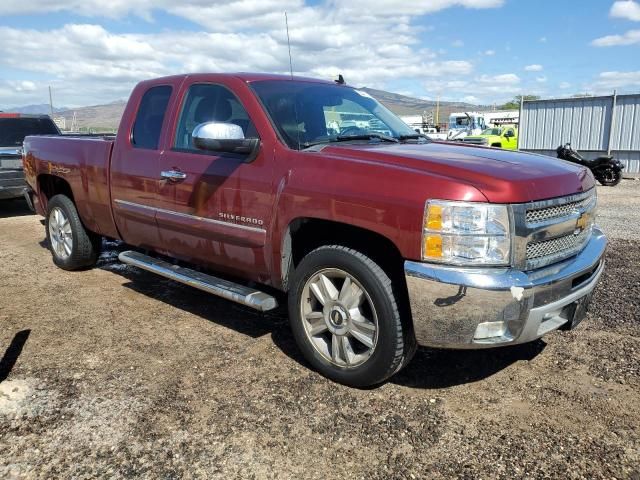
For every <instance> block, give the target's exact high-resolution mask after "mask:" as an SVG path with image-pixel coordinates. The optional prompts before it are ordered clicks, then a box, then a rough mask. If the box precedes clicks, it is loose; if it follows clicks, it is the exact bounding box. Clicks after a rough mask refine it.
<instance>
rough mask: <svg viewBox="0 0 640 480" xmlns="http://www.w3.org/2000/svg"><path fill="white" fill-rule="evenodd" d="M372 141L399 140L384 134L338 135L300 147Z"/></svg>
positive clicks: (395, 141)
mask: <svg viewBox="0 0 640 480" xmlns="http://www.w3.org/2000/svg"><path fill="white" fill-rule="evenodd" d="M372 139H376V140H380V141H383V142H392V143H398V142H400V140H398V139H397V138H395V137H391V136H389V135H385V134H384V133H373V132H372V133H361V134H357V135H338V136H336V137H331V138H327V139H325V140H319V141H317V142H305V143H303V144H302V146H303V147H304V148H305V149H307V148H310V147H315V146H316V145H326V144H327V143H334V142H348V141H350V140H372Z"/></svg>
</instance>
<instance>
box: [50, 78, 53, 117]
mask: <svg viewBox="0 0 640 480" xmlns="http://www.w3.org/2000/svg"><path fill="white" fill-rule="evenodd" d="M49 109H50V110H51V120H53V97H52V96H51V85H49Z"/></svg>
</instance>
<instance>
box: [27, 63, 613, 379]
mask: <svg viewBox="0 0 640 480" xmlns="http://www.w3.org/2000/svg"><path fill="white" fill-rule="evenodd" d="M23 162H24V169H25V172H26V177H27V182H28V184H29V185H30V188H31V191H30V192H29V198H30V200H31V202H32V204H33V207H34V208H35V210H36V211H37V212H38V213H39V214H41V215H43V216H45V218H46V235H47V238H48V240H49V242H50V246H51V252H52V255H53V261H54V262H55V264H56V265H58V266H59V267H61V268H64V269H68V270H74V269H81V268H87V267H90V266H92V265H93V264H94V263H95V262H96V260H97V258H98V255H99V252H100V248H101V239H102V237H107V238H112V239H119V240H121V241H122V242H124V243H126V244H128V245H131V247H132V249H131V250H129V251H125V252H123V253H121V254H120V260H121V261H122V262H125V263H128V264H132V265H136V266H138V267H140V268H143V269H145V270H148V271H151V272H154V273H157V274H159V275H163V276H165V277H168V278H171V279H174V280H176V281H179V282H183V283H186V284H189V285H192V286H194V287H196V288H200V289H202V290H205V291H208V292H211V293H214V294H216V295H219V296H222V297H224V298H226V299H228V300H231V301H235V302H239V303H242V304H244V305H247V306H249V307H252V308H255V309H258V310H262V311H265V310H270V309H273V308H275V307H276V306H277V301H276V297H278V298H280V295H277V294H276V290H281V291H282V292H286V294H287V298H288V308H289V317H290V321H291V327H292V329H293V333H294V336H295V339H296V341H297V343H298V345H299V347H300V349H301V350H302V352H303V354H304V355H305V357H306V358H307V360H308V361H309V363H310V364H311V365H312V366H313V367H314V368H316V369H317V370H319V371H320V372H321V373H322V374H324V375H326V376H327V377H330V378H332V379H334V380H336V381H338V382H342V383H345V384H348V385H353V386H365V385H373V384H377V383H380V382H382V381H384V380H385V379H387V378H389V377H390V376H391V375H393V374H394V373H395V372H397V371H398V370H400V369H401V368H402V367H403V366H404V365H406V364H407V362H409V360H410V359H411V356H412V355H413V353H414V351H415V348H416V344H422V345H429V346H435V347H445V348H485V347H495V346H499V345H512V344H518V343H523V342H528V341H531V340H534V339H537V338H539V337H541V336H542V335H544V334H546V333H547V332H550V331H552V330H556V329H558V328H561V327H562V328H572V327H574V326H575V325H577V323H578V322H579V321H580V320H582V318H583V317H584V316H585V311H586V308H587V306H588V303H589V299H590V297H591V292H592V290H593V289H594V287H595V285H596V283H597V281H598V279H599V277H600V275H601V274H602V271H603V268H604V260H603V254H604V251H605V247H606V238H605V236H604V235H603V233H602V232H601V231H600V230H599V229H598V228H597V227H596V226H595V225H594V219H595V209H596V201H597V197H596V188H595V182H594V179H593V176H592V175H591V173H590V172H589V171H588V170H587V169H585V168H581V167H578V166H575V165H573V164H570V163H567V162H564V161H561V160H557V159H552V158H549V157H544V156H537V155H530V154H523V153H517V152H508V151H502V150H495V149H489V148H483V147H476V146H464V145H452V144H446V143H439V142H432V141H430V140H428V139H426V138H424V137H423V136H422V135H419V134H416V133H415V132H414V131H412V130H411V129H410V128H409V127H408V126H407V125H406V124H404V123H403V122H402V121H401V120H399V119H398V118H397V117H396V116H395V115H393V114H392V113H391V112H390V111H389V110H387V109H386V108H385V107H384V106H382V105H381V104H380V103H378V102H377V101H376V100H375V99H373V98H372V97H371V96H369V95H368V94H367V93H366V92H363V91H360V90H358V89H355V88H352V87H350V86H347V85H345V84H344V83H343V82H325V81H319V80H314V79H308V78H291V77H283V76H276V75H265V74H197V75H178V76H171V77H166V78H159V79H155V80H150V81H145V82H142V83H140V84H139V85H137V86H136V88H135V89H134V91H133V93H132V95H131V98H130V100H129V103H128V105H127V107H126V110H125V112H124V116H123V118H122V122H121V124H120V128H119V130H118V134H117V136H116V137H115V138H110V137H96V138H87V137H83V138H70V137H67V136H65V137H47V136H40V137H37V136H32V137H27V138H26V140H25V142H24V157H23ZM205 272H207V273H205ZM212 272H218V273H216V276H213V275H212V274H211V273H212ZM230 278H233V279H235V280H234V281H231V280H230ZM261 285H263V286H265V287H261ZM268 292H271V294H270V293H268ZM282 298H284V296H282Z"/></svg>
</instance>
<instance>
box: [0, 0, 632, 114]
mask: <svg viewBox="0 0 640 480" xmlns="http://www.w3.org/2000/svg"><path fill="white" fill-rule="evenodd" d="M285 11H286V12H287V16H288V22H289V33H290V40H291V53H292V58H293V70H294V73H295V74H299V75H305V76H311V77H317V78H323V79H331V78H335V76H336V75H337V74H338V73H341V74H343V75H344V77H345V80H346V81H347V83H349V84H351V85H354V86H359V87H361V86H367V87H371V88H379V89H384V90H388V91H392V92H396V93H401V94H405V95H410V96H414V97H420V98H425V99H436V98H440V99H441V100H449V101H466V102H471V103H479V104H485V105H488V104H496V103H497V104H499V103H504V102H505V101H507V100H509V99H511V98H513V96H514V95H519V94H527V95H539V96H541V97H544V98H548V97H566V96H570V95H573V94H578V93H590V94H610V93H611V92H612V91H613V90H614V89H615V90H617V91H618V92H619V93H623V92H638V91H640V3H639V1H635V0H622V1H613V0H553V1H552V0H423V1H419V0H402V1H392V0H349V1H338V0H325V1H313V0H307V1H305V0H238V1H233V0H232V1H219V0H136V1H133V0H39V1H35V0H2V1H1V2H0V108H4V109H7V108H9V107H12V106H14V107H16V106H23V105H28V104H39V103H48V100H49V94H48V86H51V88H52V90H53V102H54V106H66V107H78V106H84V105H95V104H102V103H108V102H111V101H116V100H120V99H126V98H127V97H128V95H129V92H130V91H131V89H132V88H133V86H134V85H135V84H136V83H137V82H138V81H141V80H144V79H148V78H153V77H158V76H163V75H170V74H176V73H186V72H235V71H245V72H247V71H254V72H272V73H287V72H288V69H289V57H288V51H287V36H286V30H285V19H284V12H285Z"/></svg>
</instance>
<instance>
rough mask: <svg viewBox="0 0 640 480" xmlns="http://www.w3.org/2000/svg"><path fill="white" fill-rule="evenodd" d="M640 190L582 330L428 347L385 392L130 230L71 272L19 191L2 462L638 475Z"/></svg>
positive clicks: (236, 471) (413, 474) (625, 207)
mask: <svg viewBox="0 0 640 480" xmlns="http://www.w3.org/2000/svg"><path fill="white" fill-rule="evenodd" d="M638 192H640V182H634V181H624V182H623V183H622V184H621V185H620V186H619V187H616V188H609V189H606V188H600V190H599V193H600V199H601V205H602V206H601V208H600V211H599V219H600V222H601V223H602V224H603V225H604V227H605V230H606V231H607V232H608V233H609V234H610V235H611V245H610V248H609V250H608V253H607V262H608V265H607V270H606V272H605V274H604V276H603V280H602V282H601V285H600V286H599V288H598V289H597V291H596V294H595V297H594V305H593V309H592V311H591V312H590V314H589V317H588V318H587V319H586V320H585V321H584V322H583V323H582V324H581V326H580V328H578V329H577V330H575V331H572V332H563V333H560V332H558V333H553V334H551V335H548V336H547V337H545V339H544V340H541V341H537V342H534V343H531V344H528V345H523V346H520V347H510V348H503V349H496V350H491V351H478V352H472V351H468V352H455V351H440V350H430V349H425V348H421V349H419V351H418V353H417V354H416V357H415V359H414V360H413V362H412V363H411V364H410V365H409V367H408V368H407V369H406V370H404V371H403V372H401V373H400V374H399V375H397V376H396V377H394V378H393V379H392V380H391V381H390V382H388V383H386V384H385V385H382V386H381V387H379V388H376V389H370V390H356V389H350V388H347V387H343V386H340V385H336V384H333V383H331V382H329V381H328V380H326V379H324V378H323V377H321V376H319V375H318V374H316V373H315V372H313V371H311V370H309V369H308V368H307V366H306V364H305V362H304V360H303V359H302V358H301V357H300V355H299V353H298V351H297V349H296V347H295V345H294V342H293V338H292V336H291V334H290V332H289V329H288V326H287V320H286V316H285V315H284V312H282V311H277V312H276V313H275V314H272V315H268V316H262V315H257V314H254V313H253V312H252V311H250V310H247V309H245V308H243V307H239V306H235V305H233V304H230V303H228V302H225V301H223V300H219V299H216V298H214V297H210V296H207V295H206V294H204V293H202V292H199V291H197V290H192V289H190V288H188V287H185V286H181V285H178V284H175V283H172V282H170V281H167V280H164V279H160V278H158V277H155V276H153V275H151V274H147V273H145V272H141V271H138V270H136V269H134V268H131V267H126V266H123V265H120V264H118V263H117V260H116V257H117V250H118V245H116V244H115V243H110V244H108V245H107V247H108V248H107V251H106V252H105V254H104V255H103V257H102V259H101V261H100V266H99V268H96V269H93V270H89V271H85V272H76V273H69V272H64V271H62V270H60V269H57V268H56V267H55V266H54V265H53V264H52V262H51V260H50V255H49V253H48V251H47V250H46V249H45V243H44V229H43V227H42V225H41V223H40V219H39V218H38V217H35V216H32V215H28V214H27V212H26V211H25V210H24V208H23V207H22V206H21V204H20V203H18V202H10V203H5V204H2V205H0V292H1V293H2V295H0V326H1V328H0V358H2V355H3V353H4V352H5V351H6V354H4V358H3V359H2V361H0V478H61V477H62V478H92V477H110V478H122V477H144V478H197V477H209V478H224V479H229V478H242V479H244V478H278V479H280V478H285V479H286V478H292V479H298V478H327V479H328V478H362V479H388V478H407V479H413V478H451V477H458V478H503V479H512V478H563V479H564V478H567V479H582V478H585V479H586V478H589V479H592V478H609V479H610V478H631V479H635V480H638V479H640V429H639V428H638V426H639V424H640V303H639V297H640V273H639V272H638V268H637V266H638V263H639V260H638V259H640V243H639V242H637V241H634V240H632V239H631V238H635V235H634V234H633V232H634V231H635V232H636V233H637V229H638V224H639V223H640V209H639V208H637V203H638V198H639V197H638ZM632 202H635V204H636V207H633V205H632ZM622 222H624V224H623V223H622ZM634 229H635V230H634ZM13 363H15V365H14V366H13V368H11V367H12V364H13Z"/></svg>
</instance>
